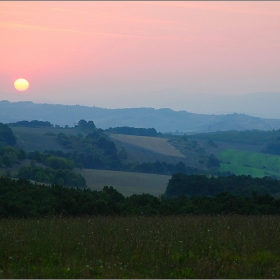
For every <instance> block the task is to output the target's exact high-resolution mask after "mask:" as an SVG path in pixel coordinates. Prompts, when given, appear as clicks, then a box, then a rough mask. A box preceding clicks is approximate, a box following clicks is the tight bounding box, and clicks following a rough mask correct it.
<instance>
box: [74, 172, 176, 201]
mask: <svg viewBox="0 0 280 280" xmlns="http://www.w3.org/2000/svg"><path fill="white" fill-rule="evenodd" d="M78 172H79V173H80V174H81V175H82V176H84V178H85V179H86V183H87V186H88V187H89V188H90V189H92V190H102V189H103V186H106V185H107V186H112V187H113V188H115V189H116V190H117V191H119V192H120V193H122V194H123V195H125V196H130V195H132V194H142V193H149V194H152V195H154V196H159V195H161V194H163V193H164V192H165V189H166V187H167V184H168V181H169V179H170V178H171V176H167V175H157V174H145V173H134V172H122V171H111V170H95V169H81V170H78Z"/></svg>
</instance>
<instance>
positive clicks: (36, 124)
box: [7, 120, 53, 128]
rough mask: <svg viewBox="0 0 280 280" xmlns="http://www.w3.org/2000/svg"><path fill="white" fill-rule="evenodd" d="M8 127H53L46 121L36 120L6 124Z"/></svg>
mask: <svg viewBox="0 0 280 280" xmlns="http://www.w3.org/2000/svg"><path fill="white" fill-rule="evenodd" d="M7 125H8V126H11V127H36V128H38V127H53V124H51V123H50V122H48V121H38V120H33V121H18V122H14V123H8V124H7Z"/></svg>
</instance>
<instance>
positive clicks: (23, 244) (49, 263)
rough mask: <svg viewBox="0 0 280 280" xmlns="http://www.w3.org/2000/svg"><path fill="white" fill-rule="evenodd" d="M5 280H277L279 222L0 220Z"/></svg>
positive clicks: (170, 218) (242, 219) (235, 218)
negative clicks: (41, 279)
mask: <svg viewBox="0 0 280 280" xmlns="http://www.w3.org/2000/svg"><path fill="white" fill-rule="evenodd" d="M0 228H1V232H2V235H1V237H2V238H1V240H0V263H1V267H0V275H1V278H6V279H16V278H21V279H27V278H30V279H39V278H43V279H50V278H52V279H56V278H59V279H65V278H68V279H69V278H72V279H79V278H84V279H85V278H90V279H94V278H111V279H116V278H131V279H135V278H136V279H137V278H138V279H141V278H142V279H144V278H154V279H161V278H175V279H176V278H177V279H178V278H196V279H201V278H204V279H211V278H214V279H215V278H216V279H223V278H239V279H248V278H255V279H257V278H261V279H271V278H275V279H279V278H280V263H279V258H280V253H279V243H280V236H279V234H278V233H279V231H280V217H279V216H168V217H97V216H96V217H82V218H63V217H61V218H45V219H9V220H5V219H1V220H0Z"/></svg>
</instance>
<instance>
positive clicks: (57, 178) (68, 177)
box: [17, 163, 86, 188]
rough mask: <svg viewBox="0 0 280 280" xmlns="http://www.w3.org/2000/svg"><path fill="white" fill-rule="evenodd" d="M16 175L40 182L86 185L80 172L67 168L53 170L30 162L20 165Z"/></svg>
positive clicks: (82, 186) (80, 186) (79, 186)
mask: <svg viewBox="0 0 280 280" xmlns="http://www.w3.org/2000/svg"><path fill="white" fill-rule="evenodd" d="M17 177H18V178H24V179H29V180H34V181H37V182H42V183H49V184H59V185H62V186H71V187H77V188H85V187H86V180H85V178H84V177H83V176H82V175H81V174H78V173H75V172H73V171H70V170H67V169H65V170H62V169H58V170H54V169H51V168H43V167H38V166H36V165H34V164H32V163H31V164H30V166H22V167H21V168H20V169H19V171H18V175H17Z"/></svg>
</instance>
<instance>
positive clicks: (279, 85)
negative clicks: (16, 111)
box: [0, 1, 280, 110]
mask: <svg viewBox="0 0 280 280" xmlns="http://www.w3.org/2000/svg"><path fill="white" fill-rule="evenodd" d="M0 62H1V63H0V100H4V99H6V100H9V101H21V100H30V101H34V102H40V103H41V102H46V103H60V104H80V105H88V106H98V107H104V108H124V107H143V106H145V107H154V108H161V107H170V108H172V109H174V110H190V108H188V106H187V102H185V101H186V100H187V98H188V96H193V95H198V94H222V95H239V94H247V93H254V92H280V78H279V77H280V2H277V1H272V2H269V1H256V2H254V1H248V2H242V1H235V2H226V1H225V2H220V1H219V2H209V1H205V2H202V1H197V2H195V1H193V2H183V1H180V2H173V1H172V2H165V1H162V2H161V1H156V2H149V1H142V2H141V1H140V2H136V1H131V2H129V1H122V2H118V1H109V2H106V1H100V2H96V1H86V2H80V1H79V2H78V1H77V2H75V1H70V2H67V1H63V2H56V1H49V2H37V1H32V2H13V1H11V2H8V1H7V2H5V1H2V2H0ZM17 78H25V79H27V80H28V81H29V83H30V87H29V89H28V90H27V91H26V92H24V93H22V92H18V91H16V90H15V89H14V87H13V83H14V81H15V80H16V79H17Z"/></svg>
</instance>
